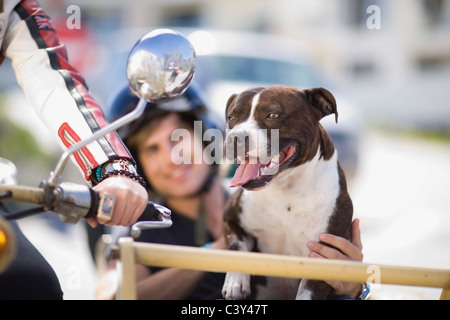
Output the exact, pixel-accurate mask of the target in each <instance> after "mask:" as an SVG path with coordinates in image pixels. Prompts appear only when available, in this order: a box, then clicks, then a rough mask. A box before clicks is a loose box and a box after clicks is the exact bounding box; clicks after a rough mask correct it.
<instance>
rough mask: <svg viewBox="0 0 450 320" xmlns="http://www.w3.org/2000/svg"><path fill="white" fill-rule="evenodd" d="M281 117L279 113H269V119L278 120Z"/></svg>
mask: <svg viewBox="0 0 450 320" xmlns="http://www.w3.org/2000/svg"><path fill="white" fill-rule="evenodd" d="M279 117H280V114H279V113H269V115H268V116H267V118H268V119H278V118H279Z"/></svg>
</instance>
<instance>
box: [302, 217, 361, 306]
mask: <svg viewBox="0 0 450 320" xmlns="http://www.w3.org/2000/svg"><path fill="white" fill-rule="evenodd" d="M359 222H360V221H359V219H358V218H356V219H355V220H353V223H352V235H351V241H348V240H347V239H344V238H342V237H338V236H335V235H332V234H328V233H325V234H321V235H320V236H319V239H320V241H322V242H324V243H327V244H329V245H332V246H333V247H335V248H337V249H339V250H340V251H339V250H336V249H335V248H330V247H328V246H325V245H323V244H320V243H318V242H315V241H309V242H308V244H307V245H308V248H309V249H310V250H311V253H310V254H309V257H312V258H322V259H339V260H354V261H362V260H363V253H362V243H361V231H360V228H359ZM326 282H327V283H328V284H329V285H330V286H331V287H332V288H333V289H334V292H333V295H336V296H344V295H345V296H350V297H354V298H356V297H357V296H358V295H359V293H360V292H361V291H362V288H363V284H361V283H355V282H343V281H336V280H332V281H326Z"/></svg>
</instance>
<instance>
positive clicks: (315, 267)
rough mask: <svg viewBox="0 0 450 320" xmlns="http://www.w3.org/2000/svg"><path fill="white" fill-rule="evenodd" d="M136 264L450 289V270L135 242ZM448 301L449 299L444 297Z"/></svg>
mask: <svg viewBox="0 0 450 320" xmlns="http://www.w3.org/2000/svg"><path fill="white" fill-rule="evenodd" d="M133 247H134V251H135V255H136V263H138V264H145V265H151V266H159V267H178V268H183V269H194V270H205V271H211V272H227V271H235V272H243V273H249V274H252V275H267V276H274V277H285V278H308V279H320V280H341V281H351V282H367V283H384V284H398V285H409V286H424V287H437V288H444V289H446V292H448V291H449V290H448V289H450V270H443V269H432V268H416V267H404V266H391V265H378V264H368V263H360V262H356V261H342V260H326V259H313V258H305V257H293V256H282V255H275V254H266V253H255V252H251V253H248V252H238V251H229V250H215V249H204V248H193V247H185V246H174V245H161V244H153V243H142V242H134V244H133ZM447 297H448V295H447Z"/></svg>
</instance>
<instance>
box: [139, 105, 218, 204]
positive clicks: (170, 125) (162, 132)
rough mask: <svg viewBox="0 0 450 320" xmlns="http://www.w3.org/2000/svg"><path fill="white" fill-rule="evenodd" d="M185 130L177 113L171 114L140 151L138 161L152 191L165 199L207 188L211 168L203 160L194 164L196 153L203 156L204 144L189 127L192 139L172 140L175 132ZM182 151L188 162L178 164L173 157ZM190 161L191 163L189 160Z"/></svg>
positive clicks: (162, 120)
mask: <svg viewBox="0 0 450 320" xmlns="http://www.w3.org/2000/svg"><path fill="white" fill-rule="evenodd" d="M180 128H185V129H188V128H187V126H186V125H185V124H183V123H182V122H181V120H180V118H179V116H178V115H177V114H174V113H171V114H169V115H168V116H166V117H164V118H161V121H160V122H159V123H158V124H157V125H156V126H155V127H154V129H153V131H152V133H151V134H150V135H149V136H148V137H147V138H146V139H145V140H144V142H143V143H142V144H141V145H140V146H139V148H138V159H139V162H140V164H141V166H142V169H143V171H144V173H145V175H146V178H147V180H148V181H149V182H150V184H151V186H152V188H153V189H154V190H155V191H156V192H157V193H158V194H160V195H162V196H164V197H184V196H189V195H192V194H195V193H196V192H198V191H199V190H200V188H201V187H202V186H203V183H204V181H205V179H206V178H207V176H208V175H209V173H210V170H211V167H210V166H209V165H208V164H206V163H205V161H201V164H194V154H197V156H196V157H198V154H200V155H202V154H203V146H202V141H200V140H199V138H198V137H195V136H194V133H193V130H192V129H191V128H189V129H188V130H189V132H190V137H191V139H180V140H176V141H172V140H171V136H172V132H173V131H174V130H176V129H180ZM175 146H176V150H177V151H179V150H182V153H183V154H182V156H183V159H184V160H185V161H183V163H181V164H176V163H174V160H177V159H174V158H173V157H177V156H179V153H178V152H172V150H173V149H174V147H175ZM186 160H187V161H186Z"/></svg>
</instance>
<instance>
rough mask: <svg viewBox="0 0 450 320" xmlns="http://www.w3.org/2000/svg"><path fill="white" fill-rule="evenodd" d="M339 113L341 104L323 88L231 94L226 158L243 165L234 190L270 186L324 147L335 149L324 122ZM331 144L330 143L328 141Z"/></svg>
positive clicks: (233, 182)
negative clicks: (337, 104)
mask: <svg viewBox="0 0 450 320" xmlns="http://www.w3.org/2000/svg"><path fill="white" fill-rule="evenodd" d="M332 113H334V114H335V117H336V122H337V116H338V113H337V109H336V101H335V99H334V97H333V95H332V94H331V93H330V92H329V91H328V90H326V89H324V88H312V89H308V90H298V89H296V88H293V87H288V86H283V85H276V86H271V87H258V88H253V89H249V90H246V91H244V92H242V93H240V94H234V95H232V96H231V97H230V98H229V99H228V102H227V107H226V120H227V132H226V138H225V155H226V157H227V159H232V160H233V161H236V162H237V163H238V165H239V166H238V168H237V169H236V172H235V175H234V177H233V178H232V179H231V181H230V186H232V187H236V186H242V187H243V188H245V189H249V190H254V189H260V188H263V187H265V186H267V185H268V184H269V183H270V182H271V181H272V179H273V178H274V177H276V176H277V175H278V174H280V173H281V172H283V171H284V170H286V169H288V168H292V167H294V166H299V165H301V164H303V163H305V162H307V161H310V160H311V159H312V158H313V157H314V156H315V155H316V153H317V150H318V147H319V145H322V149H326V150H322V155H324V153H326V154H325V157H329V156H331V155H332V153H333V152H334V147H333V145H332V143H331V139H329V137H328V135H326V133H325V131H324V129H323V128H322V126H321V125H320V123H319V121H320V120H321V119H322V118H323V117H324V116H327V115H329V114H332ZM324 140H326V141H324Z"/></svg>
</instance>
